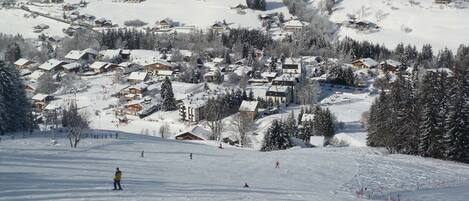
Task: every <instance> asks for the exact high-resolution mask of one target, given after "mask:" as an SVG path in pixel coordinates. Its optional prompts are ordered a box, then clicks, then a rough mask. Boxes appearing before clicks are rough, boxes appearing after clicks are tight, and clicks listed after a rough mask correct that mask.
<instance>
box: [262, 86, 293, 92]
mask: <svg viewBox="0 0 469 201" xmlns="http://www.w3.org/2000/svg"><path fill="white" fill-rule="evenodd" d="M267 91H271V92H282V93H287V92H288V87H287V86H271V87H269V89H268V90H267Z"/></svg>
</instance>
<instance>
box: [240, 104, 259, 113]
mask: <svg viewBox="0 0 469 201" xmlns="http://www.w3.org/2000/svg"><path fill="white" fill-rule="evenodd" d="M258 104H259V102H258V101H243V102H242V103H241V106H239V111H240V112H254V111H256V108H257V105H258Z"/></svg>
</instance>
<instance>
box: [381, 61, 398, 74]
mask: <svg viewBox="0 0 469 201" xmlns="http://www.w3.org/2000/svg"><path fill="white" fill-rule="evenodd" d="M379 67H380V68H381V70H383V71H386V72H388V71H391V72H396V71H398V70H401V69H404V65H403V64H402V63H401V62H398V61H395V60H391V59H388V60H386V61H383V62H381V63H380V64H379Z"/></svg>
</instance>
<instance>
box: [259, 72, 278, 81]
mask: <svg viewBox="0 0 469 201" xmlns="http://www.w3.org/2000/svg"><path fill="white" fill-rule="evenodd" d="M261 77H263V78H264V79H267V80H268V81H269V82H272V80H274V79H275V78H276V77H277V72H263V73H261Z"/></svg>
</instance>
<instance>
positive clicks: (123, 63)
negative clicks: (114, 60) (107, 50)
mask: <svg viewBox="0 0 469 201" xmlns="http://www.w3.org/2000/svg"><path fill="white" fill-rule="evenodd" d="M131 65H132V63H131V62H128V61H126V62H122V63H120V64H118V65H117V66H119V67H124V68H128V67H130V66H131Z"/></svg>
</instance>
